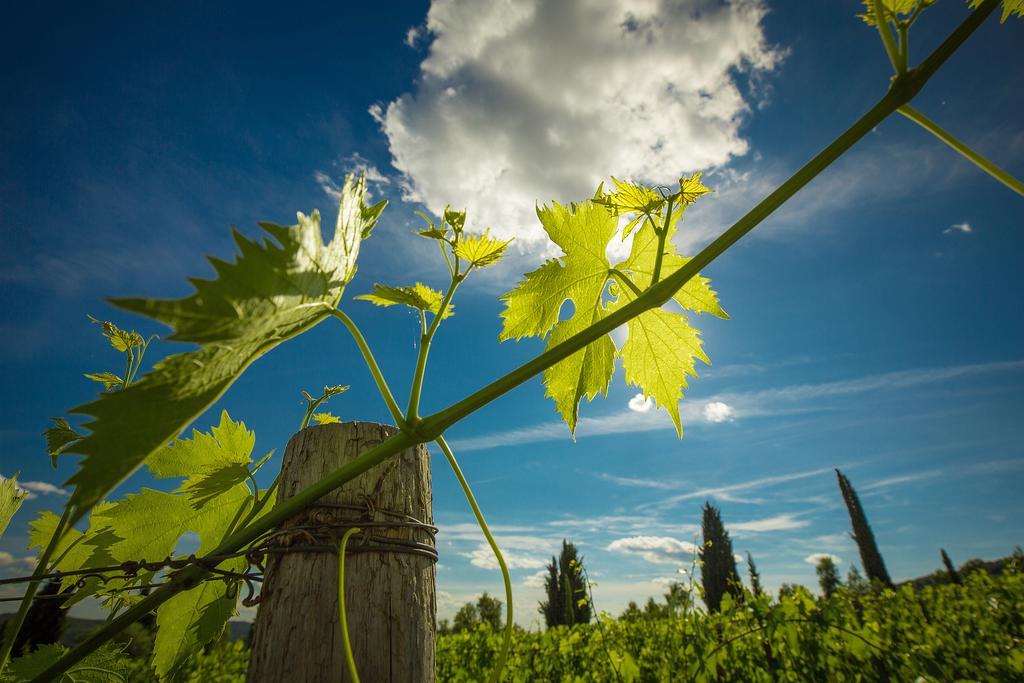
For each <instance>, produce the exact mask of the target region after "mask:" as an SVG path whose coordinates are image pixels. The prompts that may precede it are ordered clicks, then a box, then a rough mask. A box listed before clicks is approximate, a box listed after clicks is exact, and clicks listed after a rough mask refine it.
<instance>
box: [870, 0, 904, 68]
mask: <svg viewBox="0 0 1024 683" xmlns="http://www.w3.org/2000/svg"><path fill="white" fill-rule="evenodd" d="M871 14H872V16H873V17H874V19H875V26H876V27H878V35H879V36H881V38H882V45H884V46H885V54H886V55H888V56H889V62H890V63H891V64H892V68H893V70H894V71H896V74H897V75H901V74H903V73H904V72H905V71H906V70H907V65H906V64H905V63H903V64H901V63H900V55H899V51H898V50H897V48H896V42H895V41H894V40H893V39H892V31H891V30H890V29H889V20H888V19H887V18H886V17H885V12H884V11H883V9H882V0H871Z"/></svg>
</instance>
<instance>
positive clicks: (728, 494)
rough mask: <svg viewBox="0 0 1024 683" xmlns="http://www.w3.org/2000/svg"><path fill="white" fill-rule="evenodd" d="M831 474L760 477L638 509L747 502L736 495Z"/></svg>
mask: <svg viewBox="0 0 1024 683" xmlns="http://www.w3.org/2000/svg"><path fill="white" fill-rule="evenodd" d="M830 472H832V468H831V467H822V468H818V469H813V470H805V471H802V472H791V473H789V474H779V475H774V476H770V477H759V478H757V479H750V480H748V481H741V482H737V483H734V484H727V485H725V486H709V487H705V488H700V489H696V490H692V491H687V492H685V493H680V494H677V495H675V496H670V497H668V498H663V499H661V500H659V501H655V502H652V503H645V504H643V505H641V506H639V507H638V508H637V509H638V510H643V509H649V508H665V507H674V506H675V505H678V504H679V503H682V502H683V501H687V500H694V499H700V498H707V499H715V500H725V501H733V502H745V501H744V500H743V499H742V498H737V497H736V496H735V495H734V494H737V493H746V492H750V491H756V490H758V489H764V488H769V487H772V486H778V485H780V484H787V483H789V482H792V481H799V480H801V479H808V478H811V477H818V476H821V475H823V474H826V473H830ZM730 528H735V525H731V526H730Z"/></svg>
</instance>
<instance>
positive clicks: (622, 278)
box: [608, 268, 643, 296]
mask: <svg viewBox="0 0 1024 683" xmlns="http://www.w3.org/2000/svg"><path fill="white" fill-rule="evenodd" d="M608 274H609V275H611V276H612V277H613V278H615V279H616V280H618V281H619V283H620V284H622V285H625V286H626V287H628V288H629V289H630V291H632V292H633V294H636V295H637V296H642V295H643V292H641V291H640V288H639V287H637V286H636V283H634V282H633V280H631V279H630V277H629V276H628V275H626V274H625V273H623V272H622V271H621V270H619V269H618V268H609V269H608Z"/></svg>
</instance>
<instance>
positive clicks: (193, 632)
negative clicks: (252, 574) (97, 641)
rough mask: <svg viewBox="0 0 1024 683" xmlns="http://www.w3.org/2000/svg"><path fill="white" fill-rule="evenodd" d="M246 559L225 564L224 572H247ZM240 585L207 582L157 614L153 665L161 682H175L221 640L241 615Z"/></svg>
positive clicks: (178, 595) (172, 601) (173, 600)
mask: <svg viewBox="0 0 1024 683" xmlns="http://www.w3.org/2000/svg"><path fill="white" fill-rule="evenodd" d="M245 567H246V563H245V559H244V558H241V557H236V558H233V559H230V560H227V561H225V562H222V563H221V565H220V569H223V570H226V571H232V572H242V571H245ZM237 584H238V582H237V581H236V582H232V585H231V586H230V587H229V586H228V584H227V583H225V582H224V581H220V580H214V581H206V582H203V583H202V584H200V585H199V586H197V587H196V588H193V589H191V590H188V591H183V592H181V593H178V594H177V595H175V596H174V597H173V598H171V599H170V600H168V601H167V602H165V603H164V604H162V605H161V606H160V608H159V609H158V610H157V612H156V626H157V632H156V641H155V642H154V644H153V657H152V660H151V661H152V665H153V668H154V669H155V670H156V673H157V675H158V676H160V678H161V680H171V679H173V678H174V677H175V675H176V674H177V672H178V671H179V670H180V669H181V667H182V666H183V665H184V664H186V663H187V662H188V660H189V658H191V657H192V656H193V655H195V654H197V653H198V652H199V651H200V650H201V649H202V648H203V646H205V645H206V644H207V643H209V642H211V641H212V640H215V639H217V638H219V637H220V635H221V634H222V633H223V632H224V627H225V626H227V623H228V620H229V619H230V618H231V617H233V616H234V615H235V614H236V613H237V612H236V610H235V605H236V603H237V601H238V594H237V590H238V585H237Z"/></svg>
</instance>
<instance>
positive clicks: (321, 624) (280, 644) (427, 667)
mask: <svg viewBox="0 0 1024 683" xmlns="http://www.w3.org/2000/svg"><path fill="white" fill-rule="evenodd" d="M395 431H396V430H395V428H394V427H390V426H386V425H380V424H374V423H367V422H346V423H342V424H328V425H319V426H314V427H309V428H307V429H304V430H303V431H301V432H299V433H298V434H296V435H295V436H293V437H292V439H291V441H289V443H288V447H287V449H286V451H285V455H284V462H283V465H282V471H281V481H280V484H279V486H280V489H279V497H280V499H286V498H288V497H289V496H291V495H293V494H295V493H297V492H298V491H300V490H302V489H303V488H305V487H306V486H308V485H310V484H312V483H314V482H315V481H317V480H318V479H320V478H322V477H323V476H324V475H325V474H326V473H328V472H330V471H331V470H334V469H335V468H337V467H338V466H340V465H342V464H344V463H346V462H348V461H350V460H352V459H354V458H356V457H357V456H358V455H359V454H360V453H362V452H363V451H365V450H366V449H368V448H370V447H372V446H375V445H377V444H379V443H380V442H382V441H384V440H385V439H386V438H387V437H388V436H391V435H392V434H394V433H395ZM366 497H370V498H371V500H372V501H373V504H374V505H375V506H376V507H377V508H378V509H387V510H393V511H396V512H401V513H404V514H407V515H410V516H412V517H415V518H417V519H419V520H421V521H423V522H427V523H432V521H433V514H432V496H431V483H430V458H429V455H428V453H427V449H426V448H425V447H423V446H418V447H416V448H414V449H409V450H407V451H404V452H402V453H401V454H399V455H398V456H395V458H393V459H391V460H389V461H388V462H386V463H384V464H382V465H380V466H378V467H375V468H373V469H371V470H369V471H368V472H366V473H364V474H362V475H360V476H359V477H358V478H356V479H355V480H353V481H352V482H349V483H348V484H346V485H345V486H344V487H342V488H341V489H340V490H338V491H335V492H334V493H332V494H330V495H328V496H325V497H324V498H323V499H322V501H321V502H329V503H348V504H356V505H363V504H365V501H366ZM324 516H326V518H330V519H346V520H352V519H354V518H359V516H360V515H359V513H357V512H354V511H347V510H337V509H332V508H314V509H312V510H310V511H307V512H306V513H303V514H301V515H298V516H297V517H295V518H293V519H292V520H289V522H287V523H286V524H284V525H282V527H281V528H282V529H286V528H288V527H289V526H295V525H301V524H309V523H310V522H311V521H313V522H315V521H316V520H317V519H324V518H325V517H324ZM377 517H378V519H381V520H385V519H387V518H386V517H383V516H381V515H380V514H379V513H378V515H377ZM375 533H381V534H385V535H390V536H394V537H401V538H407V539H413V540H423V533H422V532H420V533H412V532H411V531H410V530H408V529H392V530H386V531H380V530H377V531H375ZM291 538H292V541H293V542H294V543H296V544H301V543H304V542H305V541H304V540H303V539H302V538H300V537H299V535H298V534H292V535H291ZM349 543H350V544H353V543H355V538H353V540H352V541H350V542H349ZM434 581H435V568H434V564H433V562H431V561H430V559H428V558H426V557H421V556H418V555H410V554H404V553H391V552H384V553H380V552H367V553H357V554H349V555H348V556H347V558H346V563H345V606H346V610H347V613H348V626H349V635H350V640H351V643H352V650H353V654H354V656H355V661H356V665H357V669H358V671H359V676H360V678H361V679H362V680H363V681H366V682H367V683H376V682H377V681H382V682H384V681H402V682H403V683H404V682H408V681H433V680H434V639H435V621H434V620H435V614H436V602H435V592H434V591H435V583H434ZM337 582H338V556H337V555H336V554H334V553H325V552H291V553H288V554H285V555H272V556H270V557H269V558H268V560H267V574H266V579H265V581H264V584H263V593H262V599H261V602H260V606H259V611H258V614H257V617H256V622H255V624H254V629H255V631H254V636H253V639H252V654H251V656H250V661H249V672H248V681H249V682H250V683H277V682H279V681H280V682H284V681H288V682H289V683H300V682H301V683H318V682H320V681H324V682H327V681H331V682H334V681H349V680H350V678H349V675H348V671H347V669H346V666H345V658H344V652H343V645H342V641H341V626H340V623H339V620H338V599H337Z"/></svg>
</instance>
